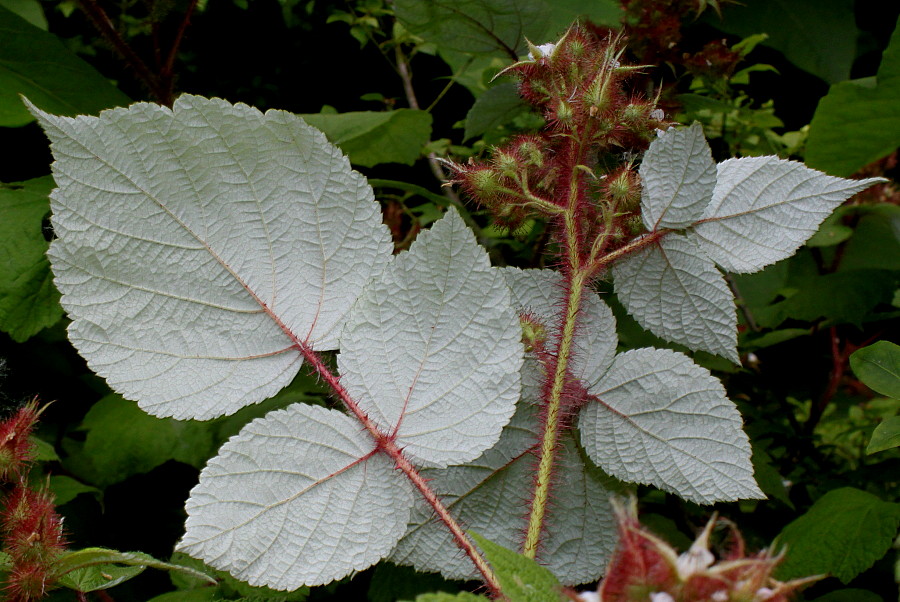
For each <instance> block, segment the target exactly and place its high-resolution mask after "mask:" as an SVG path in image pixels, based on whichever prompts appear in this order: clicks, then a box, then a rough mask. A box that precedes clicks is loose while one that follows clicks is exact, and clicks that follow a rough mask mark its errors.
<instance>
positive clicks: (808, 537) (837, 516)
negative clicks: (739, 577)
mask: <svg viewBox="0 0 900 602" xmlns="http://www.w3.org/2000/svg"><path fill="white" fill-rule="evenodd" d="M898 526H900V504H895V503H891V502H883V501H881V500H880V499H878V498H877V497H875V496H874V495H872V494H871V493H867V492H865V491H861V490H859V489H854V488H853V487H843V488H841V489H835V490H832V491H829V492H828V493H826V494H825V495H823V496H822V497H821V498H819V499H818V500H817V501H816V503H815V504H813V505H812V507H811V508H810V509H809V510H808V511H807V512H806V514H804V515H803V516H801V517H800V518H798V519H796V520H794V521H793V522H791V523H790V524H788V525H787V526H786V527H785V528H784V530H782V532H781V534H780V535H779V536H778V539H777V545H778V546H787V556H786V557H785V559H784V562H783V563H782V564H781V565H780V566H779V567H778V568H777V569H776V574H775V577H776V578H777V579H780V580H786V579H793V578H795V577H806V576H808V575H815V574H822V573H831V574H832V575H834V576H835V577H837V578H838V579H840V580H841V581H842V582H843V583H844V584H847V583H849V582H850V581H852V580H853V578H854V577H856V576H857V575H859V574H860V573H861V572H863V571H865V570H866V569H868V568H869V567H870V566H872V565H873V564H874V563H875V561H876V560H878V559H879V558H881V557H882V556H884V554H885V552H887V551H888V549H889V548H890V547H891V542H892V541H893V539H894V537H895V536H896V535H897V527H898Z"/></svg>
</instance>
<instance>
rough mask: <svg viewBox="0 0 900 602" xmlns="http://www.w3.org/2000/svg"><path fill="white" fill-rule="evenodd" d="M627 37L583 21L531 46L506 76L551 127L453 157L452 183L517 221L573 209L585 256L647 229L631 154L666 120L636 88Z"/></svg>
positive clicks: (570, 234)
mask: <svg viewBox="0 0 900 602" xmlns="http://www.w3.org/2000/svg"><path fill="white" fill-rule="evenodd" d="M621 42H622V40H621V39H620V38H618V37H615V36H609V35H607V36H605V37H600V36H598V35H597V33H596V32H593V31H591V30H588V29H586V28H583V27H580V26H574V27H572V28H571V29H569V31H568V32H566V34H565V35H564V36H563V37H562V39H560V40H559V41H558V42H556V43H553V44H543V45H540V46H535V45H533V44H532V45H530V52H529V56H528V58H527V59H525V60H522V61H519V62H517V63H515V64H513V65H511V66H510V67H508V68H507V69H505V70H504V71H503V72H502V74H504V75H509V76H513V77H515V78H517V79H518V80H519V92H520V94H521V96H522V97H523V98H524V99H525V100H526V101H528V102H529V103H530V104H532V105H533V106H534V107H535V108H536V109H537V110H539V111H540V112H541V113H542V114H543V116H544V117H545V119H546V122H547V126H546V127H545V128H544V130H543V131H542V132H540V133H539V134H535V135H527V136H518V137H516V138H513V139H512V140H511V141H509V142H508V143H507V144H505V145H504V146H502V147H499V148H495V149H494V150H493V154H492V157H491V159H489V160H487V161H482V162H475V161H470V162H469V164H467V165H459V164H455V163H449V167H450V169H451V171H452V172H453V173H452V180H453V182H454V183H456V184H459V185H460V186H461V187H462V189H463V191H464V192H465V193H467V194H468V195H469V196H470V197H471V198H473V199H474V200H475V201H477V202H479V203H480V204H482V205H483V206H485V207H487V208H488V209H490V210H491V211H492V212H493V214H494V215H495V216H496V217H497V218H498V219H499V220H500V221H501V222H504V223H506V224H507V225H509V226H512V227H515V226H517V225H519V224H521V223H522V222H523V221H524V220H525V219H526V218H528V217H531V216H536V217H542V218H547V219H550V220H552V219H554V218H556V217H558V216H560V215H563V214H566V215H567V216H568V219H569V222H570V223H577V224H578V226H577V227H576V228H572V227H569V232H568V234H567V236H568V237H569V240H570V241H571V240H572V239H573V237H574V238H576V239H577V241H576V246H578V247H579V249H580V251H579V252H581V253H584V254H585V255H586V256H587V255H589V254H590V253H591V251H590V250H591V249H595V248H599V247H602V249H606V250H608V249H610V248H611V245H613V246H615V245H620V244H625V243H626V242H627V241H628V240H630V239H632V238H634V237H635V236H637V235H639V234H641V233H642V232H643V224H642V222H641V220H640V196H641V186H640V181H639V177H638V174H637V170H636V169H635V167H634V164H633V163H634V162H633V159H631V158H630V157H633V156H634V154H635V153H639V152H642V151H643V150H645V149H646V148H647V146H649V144H650V142H651V141H652V140H653V139H655V137H656V135H657V131H658V130H659V129H661V128H665V127H667V122H666V121H665V115H664V113H663V111H662V110H661V109H659V108H657V106H656V101H655V100H653V99H647V98H643V97H641V96H640V95H637V94H634V93H632V92H630V91H629V90H628V89H627V86H626V84H627V81H628V79H629V78H630V77H631V76H632V75H634V74H635V73H636V72H637V71H638V70H639V69H640V67H636V66H633V65H627V64H625V63H624V57H623V55H624V47H623V46H622V44H621ZM575 230H577V232H576V231H575ZM595 241H599V243H598V244H594V243H595Z"/></svg>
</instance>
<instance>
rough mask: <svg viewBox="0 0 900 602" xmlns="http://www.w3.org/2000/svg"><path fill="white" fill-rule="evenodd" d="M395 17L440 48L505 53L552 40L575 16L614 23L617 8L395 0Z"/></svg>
mask: <svg viewBox="0 0 900 602" xmlns="http://www.w3.org/2000/svg"><path fill="white" fill-rule="evenodd" d="M395 6H396V10H397V18H398V19H400V22H401V23H403V25H404V26H405V27H406V28H407V29H409V30H410V31H411V32H413V33H415V34H416V35H419V36H421V37H423V38H425V39H426V40H427V41H429V42H434V43H436V44H437V45H438V46H439V47H441V48H442V49H444V48H445V49H447V50H453V51H457V52H467V53H474V54H488V53H500V54H504V55H506V56H507V57H508V58H510V59H515V58H516V57H518V56H520V55H523V54H525V51H526V48H527V46H526V42H525V38H528V39H529V40H531V41H532V42H534V43H535V44H542V43H544V42H550V41H553V42H555V41H556V40H557V39H558V38H559V37H561V36H562V34H563V33H564V32H565V30H566V28H568V26H569V24H571V23H572V21H573V20H575V19H576V18H577V17H580V16H584V17H587V18H589V19H591V20H592V21H593V22H595V23H600V24H607V25H616V24H618V19H619V17H620V14H621V9H620V8H619V7H618V6H617V5H616V3H615V2H611V1H610V0H590V1H588V0H560V1H556V2H551V1H550V0H436V1H433V2H420V1H418V0H400V1H398V2H396V3H395Z"/></svg>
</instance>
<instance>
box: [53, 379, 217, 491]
mask: <svg viewBox="0 0 900 602" xmlns="http://www.w3.org/2000/svg"><path fill="white" fill-rule="evenodd" d="M82 428H84V429H85V430H87V437H86V439H85V442H84V448H83V449H82V451H81V453H80V454H79V455H78V457H76V458H73V459H71V460H70V464H69V465H70V466H71V467H72V468H73V469H74V470H76V472H77V473H78V475H79V476H81V477H83V478H85V479H86V480H88V481H89V482H92V483H95V484H96V485H98V486H100V487H106V486H107V485H111V484H112V483H118V482H119V481H122V480H124V479H126V478H127V477H129V476H132V475H135V474H140V473H144V472H149V471H150V470H152V469H153V468H155V467H157V466H159V465H161V464H163V463H164V462H166V461H167V460H177V461H179V462H184V463H186V464H190V465H192V466H195V467H197V468H200V467H202V466H203V465H204V464H205V463H206V460H207V459H208V458H209V457H210V456H211V455H212V454H213V453H214V452H215V449H216V448H215V441H214V440H213V431H212V429H211V428H210V427H209V425H207V424H206V423H202V422H196V421H179V420H174V419H172V418H156V417H154V416H151V415H150V414H147V413H146V412H144V411H143V410H141V409H140V408H138V407H137V404H136V403H134V402H133V401H129V400H126V399H123V398H121V397H119V396H118V395H107V396H106V397H104V398H103V399H101V400H100V401H98V402H97V403H96V404H94V406H93V407H92V408H91V409H90V411H88V413H87V415H86V416H85V417H84V421H83V423H82ZM76 465H77V466H76Z"/></svg>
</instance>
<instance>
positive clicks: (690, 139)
mask: <svg viewBox="0 0 900 602" xmlns="http://www.w3.org/2000/svg"><path fill="white" fill-rule="evenodd" d="M640 174H641V183H642V186H643V188H642V191H641V216H642V217H643V219H644V224H645V225H646V226H647V229H648V230H650V231H653V230H656V229H658V228H684V227H686V226H689V225H691V224H693V223H694V222H695V221H697V220H698V219H700V216H701V215H703V209H704V208H705V207H706V205H707V204H708V203H709V200H710V199H711V198H712V195H713V187H714V186H715V184H716V163H715V161H713V159H712V153H711V152H710V150H709V145H708V144H707V143H706V138H704V136H703V126H702V125H700V124H699V123H697V122H694V124H693V125H692V126H691V127H689V128H669V130H668V131H667V132H666V133H665V134H663V135H662V136H660V137H659V138H657V139H656V140H654V141H653V142H652V143H651V144H650V148H649V149H647V152H646V153H645V154H644V159H643V161H642V162H641V167H640Z"/></svg>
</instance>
